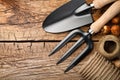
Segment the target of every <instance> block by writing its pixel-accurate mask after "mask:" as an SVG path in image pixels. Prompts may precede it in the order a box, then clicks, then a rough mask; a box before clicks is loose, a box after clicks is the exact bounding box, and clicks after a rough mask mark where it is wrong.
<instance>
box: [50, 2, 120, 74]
mask: <svg viewBox="0 0 120 80" xmlns="http://www.w3.org/2000/svg"><path fill="white" fill-rule="evenodd" d="M109 1H110V0H109ZM119 9H120V0H118V1H116V2H114V3H113V4H112V6H111V7H110V8H109V9H108V10H107V11H106V12H105V13H104V14H103V15H102V16H101V17H100V18H99V19H98V20H97V21H96V22H94V23H93V24H92V25H91V26H90V29H89V30H88V32H86V33H85V32H83V31H81V30H74V31H72V32H71V33H70V34H69V35H68V36H67V37H66V38H65V39H63V40H62V41H61V42H60V43H59V44H58V45H57V46H56V47H55V48H54V49H53V51H52V52H51V53H50V55H52V54H54V53H56V52H57V51H58V50H60V49H61V48H62V47H63V46H64V45H65V44H66V43H67V42H69V41H70V40H71V39H72V38H73V37H75V36H76V35H77V34H78V35H81V36H82V37H81V38H80V39H79V40H78V41H77V42H76V43H75V44H74V45H73V46H72V47H71V48H70V49H69V50H68V51H67V52H66V53H65V54H64V55H63V57H62V58H61V59H60V60H59V61H58V63H57V64H59V63H61V62H62V61H64V60H65V59H66V58H68V57H69V56H70V55H71V54H72V53H73V52H74V51H75V50H76V49H77V48H78V47H80V46H81V45H82V44H83V43H84V42H86V44H87V45H88V46H87V47H86V48H85V49H84V50H83V51H82V52H81V54H79V55H78V56H77V57H76V58H75V59H74V60H73V62H72V63H71V64H70V65H69V66H68V68H67V69H66V70H65V72H67V71H69V70H70V69H72V68H73V67H74V66H76V65H77V64H78V63H79V62H80V61H81V60H82V59H83V58H84V57H85V56H86V55H87V54H88V53H89V52H90V51H91V50H92V48H93V44H92V40H91V39H90V37H91V35H92V34H94V33H97V32H98V31H99V30H100V29H101V28H102V27H103V25H105V24H106V23H107V22H108V21H109V20H111V19H112V18H113V17H114V16H115V15H117V14H118V13H119V12H120V10H119ZM113 12H114V13H113ZM103 21H104V22H103ZM101 23H102V24H101ZM98 24H99V25H98ZM50 55H49V56H50Z"/></svg>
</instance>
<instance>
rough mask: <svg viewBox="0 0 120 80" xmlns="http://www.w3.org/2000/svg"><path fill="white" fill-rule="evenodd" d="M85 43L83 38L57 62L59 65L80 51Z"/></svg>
mask: <svg viewBox="0 0 120 80" xmlns="http://www.w3.org/2000/svg"><path fill="white" fill-rule="evenodd" d="M83 43H84V38H83V37H81V38H80V39H79V40H78V41H77V42H76V43H75V44H74V45H73V46H72V47H71V48H70V49H69V50H68V51H67V52H66V53H65V54H64V55H63V56H62V57H61V59H60V60H59V61H58V62H57V64H60V63H62V62H63V61H64V60H66V59H67V58H68V57H69V56H70V55H72V53H73V52H74V51H75V50H76V49H78V48H79V47H80V46H81V45H82V44H83Z"/></svg>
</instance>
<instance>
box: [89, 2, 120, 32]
mask: <svg viewBox="0 0 120 80" xmlns="http://www.w3.org/2000/svg"><path fill="white" fill-rule="evenodd" d="M118 13H120V0H118V1H116V2H114V3H113V4H112V5H111V6H110V8H109V9H108V10H107V11H106V12H105V13H104V14H103V15H102V16H101V17H100V18H99V19H98V20H97V21H95V22H94V23H93V24H92V25H91V26H90V29H91V30H92V31H93V32H94V33H97V32H99V31H100V29H101V28H102V27H103V26H104V25H105V24H106V23H107V22H109V21H110V20H111V19H112V18H113V17H115V16H116V15H117V14H118Z"/></svg>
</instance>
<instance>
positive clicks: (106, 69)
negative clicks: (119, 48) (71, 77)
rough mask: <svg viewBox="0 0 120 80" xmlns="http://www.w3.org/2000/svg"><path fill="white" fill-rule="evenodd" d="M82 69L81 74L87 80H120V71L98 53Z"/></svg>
mask: <svg viewBox="0 0 120 80" xmlns="http://www.w3.org/2000/svg"><path fill="white" fill-rule="evenodd" d="M81 67H82V68H81V69H80V71H79V72H80V74H81V76H82V77H83V78H84V79H85V80H120V70H119V69H118V68H117V67H115V65H114V64H112V63H111V62H110V61H109V60H107V59H106V58H104V57H103V56H101V55H100V54H99V53H98V52H96V53H95V54H94V55H93V56H91V58H90V59H89V60H88V61H87V62H85V64H84V65H82V66H81Z"/></svg>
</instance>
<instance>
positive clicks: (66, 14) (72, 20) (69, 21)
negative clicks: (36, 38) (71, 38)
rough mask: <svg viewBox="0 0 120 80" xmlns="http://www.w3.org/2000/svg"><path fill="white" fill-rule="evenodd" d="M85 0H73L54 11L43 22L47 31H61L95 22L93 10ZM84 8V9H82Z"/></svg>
mask: <svg viewBox="0 0 120 80" xmlns="http://www.w3.org/2000/svg"><path fill="white" fill-rule="evenodd" d="M87 7H89V5H88V4H87V3H85V0H72V1H70V2H68V3H66V4H64V5H63V6H61V7H60V8H58V9H56V10H55V11H54V12H52V13H51V14H50V15H49V16H48V17H47V18H46V19H45V21H44V22H43V29H44V30H45V31H46V32H51V33H60V32H65V31H69V30H73V29H76V28H79V27H81V26H85V25H87V24H90V23H92V22H93V18H92V16H91V10H90V9H86V8H87ZM81 10H83V11H81Z"/></svg>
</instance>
